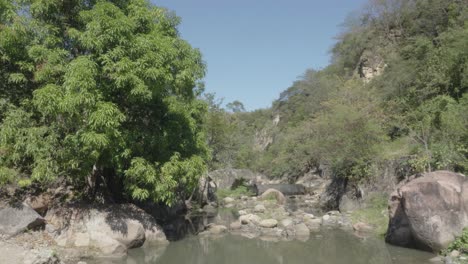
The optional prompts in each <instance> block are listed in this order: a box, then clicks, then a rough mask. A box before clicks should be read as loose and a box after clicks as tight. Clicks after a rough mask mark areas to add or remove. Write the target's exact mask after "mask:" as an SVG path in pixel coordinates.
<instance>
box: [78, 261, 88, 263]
mask: <svg viewBox="0 0 468 264" xmlns="http://www.w3.org/2000/svg"><path fill="white" fill-rule="evenodd" d="M76 264H88V263H86V262H84V261H78V262H77V263H76Z"/></svg>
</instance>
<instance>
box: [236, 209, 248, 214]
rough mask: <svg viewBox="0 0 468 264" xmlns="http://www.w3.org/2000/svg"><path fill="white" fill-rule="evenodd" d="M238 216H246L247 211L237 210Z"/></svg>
mask: <svg viewBox="0 0 468 264" xmlns="http://www.w3.org/2000/svg"><path fill="white" fill-rule="evenodd" d="M238 213H239V215H246V214H247V211H246V210H239V212H238Z"/></svg>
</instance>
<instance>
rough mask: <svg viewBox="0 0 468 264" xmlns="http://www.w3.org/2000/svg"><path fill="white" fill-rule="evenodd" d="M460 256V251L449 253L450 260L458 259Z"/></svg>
mask: <svg viewBox="0 0 468 264" xmlns="http://www.w3.org/2000/svg"><path fill="white" fill-rule="evenodd" d="M459 256H460V251H458V250H453V251H452V252H450V257H452V258H458V257H459Z"/></svg>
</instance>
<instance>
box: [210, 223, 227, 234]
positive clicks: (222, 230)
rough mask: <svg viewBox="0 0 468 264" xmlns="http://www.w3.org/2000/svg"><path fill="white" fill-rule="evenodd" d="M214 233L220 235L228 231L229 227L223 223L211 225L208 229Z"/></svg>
mask: <svg viewBox="0 0 468 264" xmlns="http://www.w3.org/2000/svg"><path fill="white" fill-rule="evenodd" d="M207 231H208V232H209V233H210V234H212V235H219V234H222V233H225V232H226V231H227V227H226V226H223V225H210V226H209V227H208V230H207Z"/></svg>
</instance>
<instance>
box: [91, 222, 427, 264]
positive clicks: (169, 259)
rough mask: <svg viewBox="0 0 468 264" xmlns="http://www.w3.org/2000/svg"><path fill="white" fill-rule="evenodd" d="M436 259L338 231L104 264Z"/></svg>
mask: <svg viewBox="0 0 468 264" xmlns="http://www.w3.org/2000/svg"><path fill="white" fill-rule="evenodd" d="M434 256H435V255H433V254H430V253H427V252H423V251H418V250H412V249H406V248H399V247H394V246H391V245H387V244H385V243H384V242H383V239H378V238H359V237H356V236H355V235H353V234H350V233H347V232H344V231H341V230H327V231H324V232H321V233H311V236H310V238H309V240H307V241H297V240H296V241H287V242H270V241H262V240H260V239H248V238H244V237H241V236H233V235H225V236H221V237H218V238H213V237H202V236H191V237H187V238H185V239H182V240H180V241H176V242H171V243H170V244H169V245H168V246H166V247H164V248H161V247H152V246H148V247H146V248H140V249H134V250H131V251H130V252H129V255H128V257H126V258H125V259H120V260H117V259H116V260H112V259H106V260H104V259H100V260H95V262H92V263H103V264H140V263H157V264H185V263H187V264H304V263H308V264H390V263H402V264H423V263H430V262H429V259H431V258H433V257H434ZM88 263H90V262H88Z"/></svg>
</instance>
